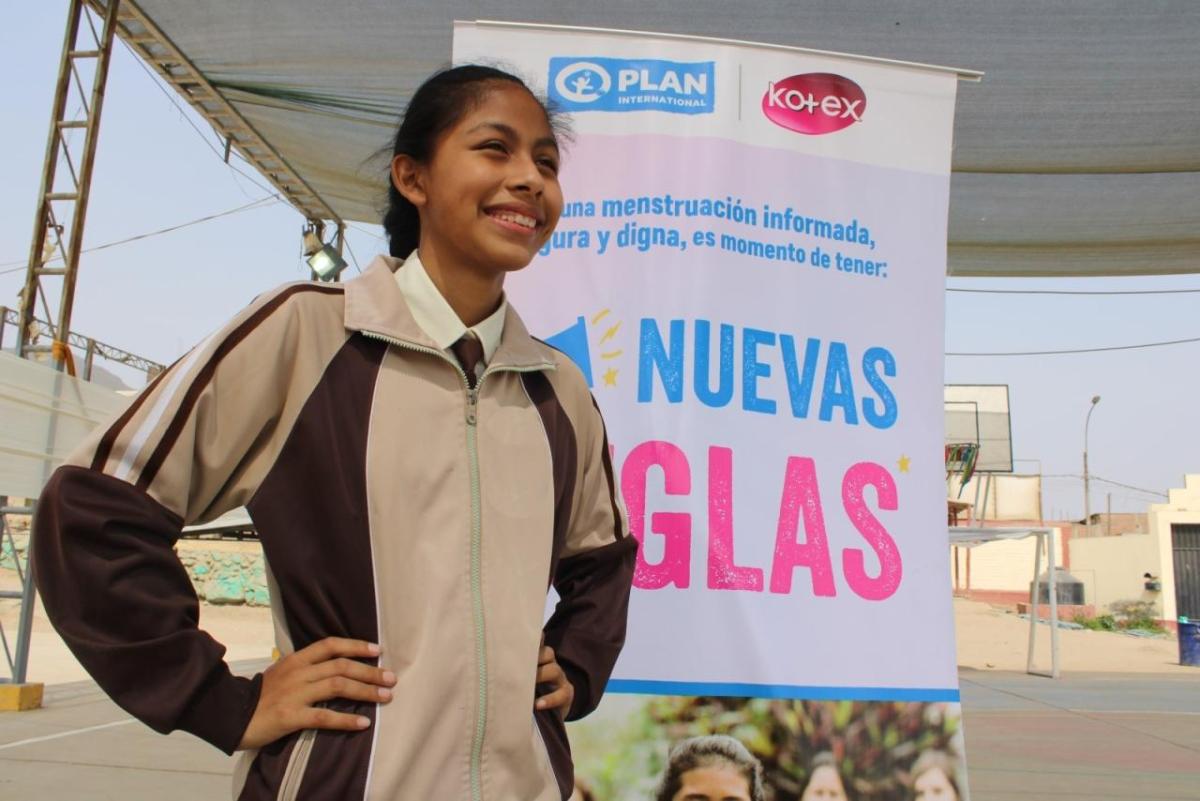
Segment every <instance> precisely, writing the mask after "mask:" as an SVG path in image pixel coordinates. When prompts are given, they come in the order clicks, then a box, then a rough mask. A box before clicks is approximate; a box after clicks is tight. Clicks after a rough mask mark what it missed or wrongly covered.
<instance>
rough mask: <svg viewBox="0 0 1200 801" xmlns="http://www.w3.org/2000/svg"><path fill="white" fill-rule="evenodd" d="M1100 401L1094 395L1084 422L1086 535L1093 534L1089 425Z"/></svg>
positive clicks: (1084, 516) (1084, 514)
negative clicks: (1088, 443)
mask: <svg viewBox="0 0 1200 801" xmlns="http://www.w3.org/2000/svg"><path fill="white" fill-rule="evenodd" d="M1099 402H1100V396H1099V395H1093V396H1092V405H1091V406H1090V407H1089V408H1088V413H1087V419H1086V420H1084V423H1083V535H1084V536H1085V537H1090V536H1092V501H1091V496H1090V495H1089V493H1088V460H1087V452H1088V445H1087V442H1088V426H1089V425H1091V422H1092V412H1094V411H1096V404H1097V403H1099Z"/></svg>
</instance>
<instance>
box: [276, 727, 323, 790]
mask: <svg viewBox="0 0 1200 801" xmlns="http://www.w3.org/2000/svg"><path fill="white" fill-rule="evenodd" d="M316 738H317V730H316V729H305V730H304V731H302V732H300V736H299V737H298V738H297V739H296V744H295V745H294V746H292V753H291V754H290V755H289V756H288V763H287V767H286V768H284V771H283V781H282V782H280V783H279V794H278V795H277V796H276V799H277V801H295V799H296V796H297V795H299V794H300V782H301V781H303V779H304V772H305V770H307V769H308V755H309V752H311V751H312V746H313V740H315V739H316Z"/></svg>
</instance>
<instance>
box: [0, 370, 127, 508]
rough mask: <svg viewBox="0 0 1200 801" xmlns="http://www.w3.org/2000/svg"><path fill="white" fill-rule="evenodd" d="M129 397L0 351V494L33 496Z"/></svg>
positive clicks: (37, 493)
mask: <svg viewBox="0 0 1200 801" xmlns="http://www.w3.org/2000/svg"><path fill="white" fill-rule="evenodd" d="M127 405H129V398H128V397H125V396H123V395H121V394H119V393H117V392H114V391H113V390H111V389H107V388H105V387H102V386H100V385H99V384H94V383H92V382H91V381H83V380H82V379H78V378H72V377H71V376H68V375H66V374H65V373H61V372H59V371H58V370H55V369H54V368H52V367H49V366H48V365H46V364H39V363H38V362H35V361H32V360H30V359H21V358H18V357H17V356H15V355H13V354H11V353H4V352H0V420H3V421H4V425H2V426H0V496H6V495H7V496H15V497H22V498H36V497H37V496H38V495H39V494H40V493H41V491H42V486H43V485H44V484H45V483H46V480H47V479H49V478H50V474H51V473H52V472H54V469H55V468H56V467H58V466H59V465H60V464H62V462H63V460H64V459H66V458H67V456H68V455H69V454H70V453H71V451H73V450H75V446H77V445H78V444H79V443H80V442H82V441H83V439H84V438H85V437H86V436H87V435H88V434H89V433H91V431H92V429H94V428H95V427H96V426H97V425H99V424H101V423H103V422H104V421H106V420H108V419H110V418H111V417H114V416H115V415H116V414H117V413H118V412H120V411H121V409H123V408H125V407H126V406H127Z"/></svg>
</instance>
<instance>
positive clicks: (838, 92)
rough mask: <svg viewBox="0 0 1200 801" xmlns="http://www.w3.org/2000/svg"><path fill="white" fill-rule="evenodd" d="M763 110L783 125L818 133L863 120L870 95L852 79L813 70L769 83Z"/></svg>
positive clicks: (847, 126) (806, 132)
mask: <svg viewBox="0 0 1200 801" xmlns="http://www.w3.org/2000/svg"><path fill="white" fill-rule="evenodd" d="M762 110H763V114H765V115H766V117H767V119H769V120H770V121H771V122H773V123H775V124H776V125H778V126H780V127H782V128H787V129H788V130H789V131H796V132H797V133H802V134H809V135H813V136H819V135H822V134H829V133H833V132H835V131H840V130H842V129H844V128H849V127H850V126H851V125H854V124H855V123H858V122H862V119H863V114H864V113H865V112H866V110H867V95H866V93H865V92H863V90H862V87H861V86H859V85H858V84H856V83H855V82H854V81H852V80H850V79H849V78H846V77H843V76H841V75H834V74H832V73H828V72H810V73H807V74H805V75H793V76H791V77H790V78H784V79H783V80H781V81H771V82H769V83H768V84H767V92H766V94H764V95H763V99H762Z"/></svg>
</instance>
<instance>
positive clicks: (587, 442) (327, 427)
mask: <svg viewBox="0 0 1200 801" xmlns="http://www.w3.org/2000/svg"><path fill="white" fill-rule="evenodd" d="M399 264H400V262H399V261H398V260H395V259H390V258H387V257H380V258H378V259H376V260H375V262H374V263H373V264H372V265H371V267H370V268H369V269H368V270H367V271H366V272H365V273H364V274H363V275H361V276H359V277H357V278H355V279H354V280H352V281H349V282H347V283H346V284H344V285H337V284H310V283H305V284H294V285H289V286H286V287H283V288H281V289H279V290H276V291H274V292H272V293H269V294H267V295H265V296H263V297H261V298H259V299H258V300H256V301H255V302H254V303H253V304H252V305H251V307H250V308H248V309H247V310H245V311H244V312H243V313H242V314H241V315H239V316H238V317H237V318H236V319H235V320H233V321H232V322H231V323H230V324H229V325H228V326H226V327H225V328H224V329H223V330H221V331H219V332H217V333H216V334H214V335H213V336H212V337H210V338H209V339H208V340H207V341H205V342H204V343H202V344H201V345H199V346H198V347H197V348H196V349H195V350H193V351H192V352H190V353H189V354H188V355H186V356H185V357H184V358H183V359H181V360H180V361H179V362H177V363H176V364H175V365H173V366H172V367H171V368H170V369H169V370H167V371H166V372H165V373H163V374H162V375H160V376H159V377H158V378H157V379H156V380H155V381H154V382H153V383H152V384H151V385H150V386H149V387H148V388H147V389H146V390H145V391H144V392H143V393H142V394H141V395H140V396H139V397H138V398H137V399H136V400H135V401H134V402H133V404H132V405H131V406H130V407H129V408H128V409H127V410H126V411H125V412H124V413H123V414H122V415H121V416H120V417H119V418H118V419H117V420H116V421H115V422H113V423H112V424H111V425H108V426H107V427H102V428H100V429H98V430H97V431H95V432H94V434H93V435H92V437H91V439H90V440H89V441H88V442H86V443H84V445H83V446H81V447H80V448H79V449H78V450H77V451H76V453H75V454H74V456H73V457H72V458H71V459H70V460H69V461H68V463H67V464H66V465H64V466H63V467H61V468H59V470H58V471H57V472H55V474H54V475H53V476H52V478H51V479H50V481H49V483H48V484H47V485H46V488H45V491H44V492H43V494H42V497H41V499H40V503H39V505H38V510H37V516H36V523H35V537H34V548H33V552H34V557H33V558H34V569H35V575H36V578H37V582H38V587H39V589H40V591H41V593H42V595H43V598H44V601H45V606H46V610H47V612H48V613H49V615H50V618H51V619H52V621H53V622H54V624H55V626H56V627H57V628H58V631H59V632H60V634H61V635H62V637H63V639H64V640H65V641H66V642H67V644H68V645H69V646H70V647H71V650H72V651H73V652H74V654H75V655H76V657H77V658H78V659H79V661H80V662H81V663H82V664H83V665H84V667H86V668H87V669H88V671H89V672H90V673H91V674H92V675H93V676H94V677H95V679H96V680H97V681H98V682H99V683H100V685H101V686H102V687H103V688H104V689H105V691H107V692H108V693H109V694H110V695H111V696H112V697H113V698H114V699H115V700H116V701H117V702H118V703H119V704H120V705H121V706H122V707H124V708H125V709H126V710H128V711H129V712H130V713H132V714H133V715H135V716H137V717H138V718H140V719H141V720H143V721H145V722H146V723H147V724H149V725H150V726H152V727H153V728H155V729H157V730H159V731H164V732H166V731H171V730H173V729H182V730H185V731H189V732H192V733H193V734H195V735H197V736H199V737H202V738H204V739H205V740H207V741H209V742H211V743H212V744H214V745H216V746H217V747H219V748H221V749H223V750H225V751H226V752H232V751H233V750H234V749H235V748H236V747H237V744H238V743H239V741H240V740H241V737H242V734H243V732H244V730H245V728H246V725H247V723H248V721H249V719H250V716H251V715H252V713H253V711H254V708H255V705H256V704H257V699H258V692H259V688H260V686H261V676H259V677H255V678H254V679H247V678H241V677H237V676H234V675H232V674H231V672H230V670H229V668H228V666H227V665H226V663H225V662H224V660H223V654H224V651H225V649H224V648H223V647H222V646H221V645H220V644H219V643H217V642H215V641H214V640H213V639H212V638H211V637H210V636H209V635H208V634H206V633H205V632H204V631H202V630H200V629H199V628H198V627H197V621H198V617H199V608H198V603H197V599H196V595H195V593H194V591H193V589H192V586H191V583H190V580H189V578H188V575H187V573H186V571H185V570H184V568H183V567H182V565H181V564H180V562H179V560H178V558H177V557H176V555H175V553H174V551H173V547H172V546H173V544H174V542H175V541H176V539H177V538H178V536H179V534H180V529H181V528H182V526H184V525H186V524H191V523H194V522H197V521H204V520H207V519H211V518H213V517H216V516H217V515H219V514H221V513H222V512H225V511H226V510H229V509H233V508H236V507H238V506H246V507H247V508H248V509H249V511H250V514H251V517H252V518H253V520H254V524H255V527H256V529H257V531H258V535H259V538H260V539H261V541H262V546H263V553H264V557H265V561H266V564H267V568H268V580H269V582H270V590H271V604H272V610H273V614H274V617H275V622H276V637H277V644H278V646H279V648H280V650H281V651H282V652H284V653H289V652H291V651H293V650H296V649H300V648H303V647H305V646H307V645H310V644H311V643H313V642H316V641H317V640H320V639H322V638H324V637H329V636H339V637H352V638H358V639H363V640H369V641H373V642H378V643H379V644H380V645H381V646H382V656H381V657H380V659H379V660H378V662H379V664H381V665H383V666H385V667H387V668H389V669H391V670H393V671H395V673H396V675H397V677H398V683H397V685H396V687H395V688H394V692H395V695H394V700H393V701H392V702H391V703H390V704H387V705H375V704H362V703H357V702H352V701H334V702H331V703H330V704H329V706H330V707H331V708H333V709H337V710H339V711H345V712H350V713H357V714H361V715H365V716H367V717H369V718H370V719H371V720H372V725H371V726H370V728H368V729H366V730H364V731H362V732H354V733H348V732H332V731H314V730H308V731H304V732H299V733H296V734H293V735H291V736H288V737H285V738H283V739H282V740H280V741H278V742H275V743H273V744H271V745H269V746H267V747H265V748H263V749H261V750H259V751H257V752H251V753H247V754H244V755H243V759H242V761H241V762H240V763H239V769H238V771H237V773H236V776H235V787H234V798H237V799H246V800H247V801H249V800H250V799H287V800H288V801H290V800H291V799H339V800H340V799H355V800H356V801H357V799H370V800H371V801H385V800H386V801H398V800H401V799H414V800H418V799H419V800H420V801H443V799H444V800H446V801H452V800H456V799H472V801H516V800H518V799H519V800H522V801H524V800H525V799H531V800H532V799H537V800H538V801H548V800H549V799H560V798H566V797H567V796H568V795H569V794H570V792H571V788H572V784H573V778H572V766H571V757H570V751H569V746H568V743H567V738H566V732H565V729H564V727H563V724H562V721H561V719H560V718H559V717H558V712H557V711H553V710H552V711H548V712H535V711H534V708H533V702H534V697H535V687H534V681H535V676H536V669H537V654H538V648H539V645H540V642H541V640H542V637H543V635H544V637H545V642H546V644H547V645H550V646H552V647H553V648H554V649H555V651H556V652H557V655H558V659H559V662H560V664H561V665H562V666H563V668H564V669H565V671H566V673H567V676H568V678H569V679H570V680H571V682H572V684H574V686H575V693H576V695H575V701H574V703H573V705H572V708H571V710H570V713H569V715H568V719H575V718H579V717H582V716H583V715H586V714H588V713H589V712H590V711H591V710H592V709H594V708H595V706H596V704H597V703H598V702H599V700H600V696H601V694H602V693H603V691H604V687H605V684H606V683H607V681H608V677H609V674H610V672H611V670H612V667H613V664H614V662H615V661H616V658H617V655H618V653H619V651H620V650H621V646H622V644H623V641H624V636H625V619H626V612H627V608H628V600H629V590H630V583H631V580H632V574H633V563H634V555H635V550H636V540H635V539H634V538H632V537H630V536H628V529H627V526H626V520H625V517H624V515H623V512H622V510H621V507H620V505H619V502H618V499H617V494H616V491H615V488H614V477H613V471H612V464H611V461H610V454H609V449H608V443H607V440H606V435H605V432H604V425H603V422H602V420H601V418H600V414H599V412H598V411H597V409H596V407H595V405H594V402H593V400H592V398H591V395H590V393H589V392H588V388H587V386H586V382H585V381H584V378H583V376H582V374H581V373H580V372H579V370H578V369H577V368H576V367H575V365H574V364H573V363H572V362H571V361H570V360H569V359H568V358H566V357H565V356H563V355H562V354H560V353H558V352H557V351H555V350H553V349H552V348H550V347H548V346H546V345H544V344H542V343H540V342H538V341H537V340H534V339H533V338H532V337H530V335H529V334H528V333H527V332H526V330H525V328H524V326H523V325H522V323H521V321H520V319H519V318H518V317H517V315H516V314H515V313H514V312H513V311H512V310H511V309H509V312H508V314H507V316H506V319H505V324H504V330H503V334H502V336H501V340H500V345H499V348H498V349H497V350H496V352H495V354H494V355H493V357H492V359H491V360H490V363H489V364H488V367H487V369H486V371H485V372H484V373H483V375H482V377H481V378H480V380H479V382H478V385H477V386H476V388H475V389H474V390H472V389H469V388H468V383H467V381H466V377H465V374H464V373H463V371H462V369H461V368H460V367H459V366H458V364H457V363H456V362H455V361H454V360H453V359H452V358H450V357H448V356H447V355H446V354H445V353H444V352H443V351H441V350H439V349H438V348H437V347H436V346H435V345H434V344H433V343H432V342H431V341H429V339H428V337H427V336H426V335H425V334H424V333H423V332H422V330H421V329H420V327H419V326H417V325H416V324H415V322H414V320H413V318H412V315H411V313H410V312H409V310H408V307H407V305H406V303H405V301H404V298H403V296H402V295H401V293H400V292H399V291H397V287H396V285H395V282H394V280H393V278H392V275H391V272H392V271H393V270H395V269H397V267H398V266H399ZM551 584H553V586H554V587H555V589H556V590H557V592H558V595H559V598H560V600H559V602H558V605H557V607H556V609H555V611H554V614H553V615H552V616H551V618H550V620H549V622H547V623H546V624H545V626H544V627H543V619H544V611H543V610H544V609H545V605H546V597H547V591H548V587H549V585H551Z"/></svg>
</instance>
